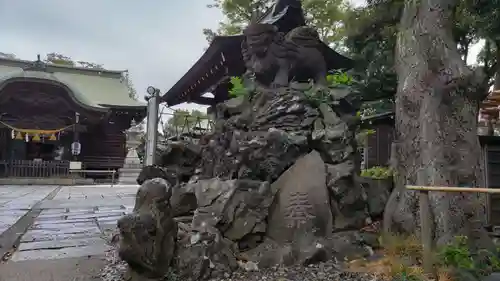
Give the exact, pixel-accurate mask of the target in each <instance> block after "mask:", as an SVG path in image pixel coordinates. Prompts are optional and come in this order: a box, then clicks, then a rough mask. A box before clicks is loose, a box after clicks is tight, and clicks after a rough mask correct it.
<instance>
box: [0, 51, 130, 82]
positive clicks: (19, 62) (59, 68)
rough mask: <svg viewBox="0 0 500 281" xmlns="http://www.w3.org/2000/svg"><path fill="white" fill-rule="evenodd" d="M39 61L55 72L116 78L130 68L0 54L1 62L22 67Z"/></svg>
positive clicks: (30, 65)
mask: <svg viewBox="0 0 500 281" xmlns="http://www.w3.org/2000/svg"><path fill="white" fill-rule="evenodd" d="M37 63H38V64H39V65H40V66H42V65H43V66H44V67H46V68H49V69H50V70H52V71H53V72H72V73H75V72H78V73H79V74H84V75H85V74H90V75H106V76H114V77H116V78H120V76H121V75H123V74H124V73H126V72H128V70H109V69H105V68H86V67H81V66H72V65H63V64H56V63H47V62H44V61H41V60H39V59H37V60H33V61H31V60H24V59H18V58H10V57H2V56H0V64H9V65H12V66H16V67H21V68H32V66H34V65H36V64H37ZM33 70H35V71H36V70H40V71H42V69H36V68H33Z"/></svg>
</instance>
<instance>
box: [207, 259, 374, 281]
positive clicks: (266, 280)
mask: <svg viewBox="0 0 500 281" xmlns="http://www.w3.org/2000/svg"><path fill="white" fill-rule="evenodd" d="M318 280H328V281H344V280H345V281H378V280H380V279H377V278H375V277H374V276H371V275H369V274H364V273H353V272H346V271H343V270H341V269H340V268H339V266H338V265H336V264H334V263H333V262H327V263H321V264H315V265H309V266H307V267H306V266H295V267H275V268H270V269H266V270H260V271H250V272H244V271H240V272H234V273H233V274H232V275H231V276H228V277H226V278H219V279H212V281H318Z"/></svg>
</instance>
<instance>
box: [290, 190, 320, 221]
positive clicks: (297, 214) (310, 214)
mask: <svg viewBox="0 0 500 281" xmlns="http://www.w3.org/2000/svg"><path fill="white" fill-rule="evenodd" d="M289 200H290V201H289V205H288V207H286V208H285V220H286V223H287V226H288V227H289V228H300V227H301V226H302V225H305V224H306V223H307V222H308V221H310V220H312V219H314V218H316V216H315V215H314V209H313V206H312V205H311V203H309V198H308V194H307V193H306V192H293V193H291V194H290V198H289Z"/></svg>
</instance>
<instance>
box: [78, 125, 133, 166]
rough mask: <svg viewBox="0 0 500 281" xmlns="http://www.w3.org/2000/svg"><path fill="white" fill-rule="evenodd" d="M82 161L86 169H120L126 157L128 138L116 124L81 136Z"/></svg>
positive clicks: (100, 126) (99, 127)
mask: <svg viewBox="0 0 500 281" xmlns="http://www.w3.org/2000/svg"><path fill="white" fill-rule="evenodd" d="M80 143H81V144H82V154H81V158H80V159H81V161H82V162H83V165H84V166H85V169H90V170H100V169H118V168H121V167H122V166H123V161H124V159H125V156H126V147H125V145H126V137H125V134H124V133H123V129H122V128H120V127H119V126H116V125H115V124H110V123H107V122H106V123H103V124H101V125H99V126H96V127H94V128H93V129H91V130H89V131H88V132H87V133H85V134H81V136H80Z"/></svg>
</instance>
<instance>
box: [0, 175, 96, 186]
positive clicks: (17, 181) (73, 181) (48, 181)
mask: <svg viewBox="0 0 500 281" xmlns="http://www.w3.org/2000/svg"><path fill="white" fill-rule="evenodd" d="M92 184H94V180H93V179H83V178H77V177H75V178H14V177H12V178H2V179H0V185H92Z"/></svg>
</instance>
